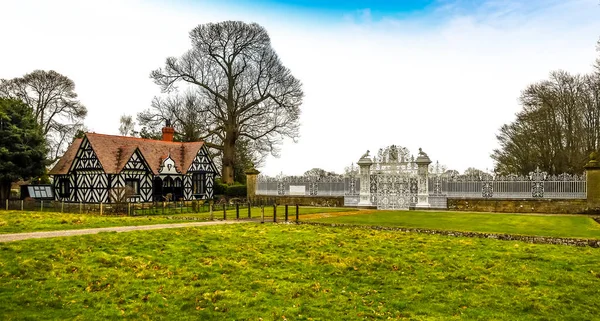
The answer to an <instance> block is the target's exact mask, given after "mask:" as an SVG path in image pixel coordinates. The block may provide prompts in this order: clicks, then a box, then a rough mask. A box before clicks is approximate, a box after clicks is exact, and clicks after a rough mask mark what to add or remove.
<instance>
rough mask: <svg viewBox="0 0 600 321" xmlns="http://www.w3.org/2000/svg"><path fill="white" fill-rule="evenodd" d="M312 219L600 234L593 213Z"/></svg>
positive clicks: (523, 232)
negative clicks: (589, 214)
mask: <svg viewBox="0 0 600 321" xmlns="http://www.w3.org/2000/svg"><path fill="white" fill-rule="evenodd" d="M308 218H310V219H311V221H315V222H322V223H344V224H358V225H378V226H396V227H405V228H426V229H437V230H453V231H468V232H485V233H506V234H520V235H537V236H555V237H573V238H592V239H598V238H600V224H598V223H596V222H595V221H594V220H593V219H592V218H591V217H589V216H576V215H531V214H493V213H465V212H433V211H374V212H369V213H367V214H360V215H344V214H343V213H340V214H338V215H336V214H324V215H312V216H310V217H306V218H305V219H304V220H306V219H308Z"/></svg>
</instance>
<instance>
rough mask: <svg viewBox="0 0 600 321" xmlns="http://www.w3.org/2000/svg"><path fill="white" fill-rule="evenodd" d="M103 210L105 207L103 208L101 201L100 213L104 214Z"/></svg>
mask: <svg viewBox="0 0 600 321" xmlns="http://www.w3.org/2000/svg"><path fill="white" fill-rule="evenodd" d="M102 210H103V208H102V202H100V215H102V214H103V211H102Z"/></svg>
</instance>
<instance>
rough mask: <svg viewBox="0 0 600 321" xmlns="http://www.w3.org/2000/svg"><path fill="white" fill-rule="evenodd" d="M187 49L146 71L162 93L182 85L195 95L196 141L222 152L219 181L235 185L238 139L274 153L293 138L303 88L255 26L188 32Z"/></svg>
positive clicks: (211, 26)
mask: <svg viewBox="0 0 600 321" xmlns="http://www.w3.org/2000/svg"><path fill="white" fill-rule="evenodd" d="M190 39H191V42H192V48H191V49H190V50H188V51H187V52H186V53H184V54H183V55H182V56H181V57H180V58H174V57H170V58H167V60H166V63H165V67H164V68H160V69H157V70H155V71H153V72H152V73H151V77H152V78H153V79H154V81H155V83H156V84H158V85H160V86H161V88H162V90H163V92H171V91H174V90H177V87H176V86H177V85H178V84H185V85H186V87H188V88H190V89H192V93H193V94H194V95H195V96H196V99H197V105H196V106H197V107H198V108H199V110H198V111H199V115H200V117H201V121H200V122H199V123H200V126H198V131H199V137H198V138H199V139H203V140H206V141H207V144H208V145H209V146H210V147H213V148H216V149H219V150H221V151H222V153H223V154H222V177H223V181H224V182H225V183H229V184H230V183H233V181H234V163H235V159H236V157H235V150H236V148H235V146H236V142H237V141H238V139H245V140H248V141H251V142H252V145H253V147H254V149H253V150H254V151H256V152H259V153H265V152H268V153H271V154H273V155H275V156H276V155H277V154H278V151H279V150H278V147H279V146H280V144H281V142H282V139H283V138H284V137H290V138H292V139H294V140H295V139H296V138H297V137H298V126H299V123H298V118H299V115H300V105H301V104H302V98H303V95H304V94H303V92H302V85H301V83H300V81H299V80H298V79H296V78H295V77H294V76H293V75H292V73H291V72H290V70H289V69H288V68H286V67H285V66H284V65H283V64H282V63H281V61H280V59H279V57H278V56H277V54H276V53H275V51H274V50H273V48H272V47H271V40H270V38H269V35H268V33H267V31H266V30H265V29H264V28H263V27H261V26H260V25H258V24H256V23H250V24H247V23H244V22H240V21H225V22H220V23H208V24H203V25H199V26H197V27H196V28H194V29H193V30H192V31H191V32H190Z"/></svg>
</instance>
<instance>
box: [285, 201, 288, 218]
mask: <svg viewBox="0 0 600 321" xmlns="http://www.w3.org/2000/svg"><path fill="white" fill-rule="evenodd" d="M285 221H286V222H287V221H288V205H287V204H285Z"/></svg>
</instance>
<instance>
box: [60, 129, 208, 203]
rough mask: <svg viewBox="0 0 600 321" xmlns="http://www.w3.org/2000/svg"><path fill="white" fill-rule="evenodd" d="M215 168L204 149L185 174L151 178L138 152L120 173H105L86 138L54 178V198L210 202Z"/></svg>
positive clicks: (84, 201)
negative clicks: (66, 168)
mask: <svg viewBox="0 0 600 321" xmlns="http://www.w3.org/2000/svg"><path fill="white" fill-rule="evenodd" d="M216 173H217V168H216V167H215V165H214V163H213V162H212V161H211V159H210V157H209V154H208V150H207V148H206V147H205V146H202V148H201V149H200V150H199V151H198V154H197V155H196V157H195V158H194V160H193V161H192V164H191V165H190V167H189V168H188V169H187V171H186V173H185V174H181V173H173V174H168V175H160V174H159V175H154V174H153V172H152V169H151V168H150V166H149V164H148V163H147V162H146V160H145V159H144V157H143V155H142V153H141V152H140V150H139V149H136V150H135V151H134V153H133V154H132V155H131V157H130V158H129V160H128V161H127V163H126V164H125V166H124V167H123V169H122V170H121V172H119V173H118V174H107V173H106V172H105V170H104V168H103V167H102V164H101V163H100V161H99V160H98V157H97V155H96V153H95V152H94V150H93V148H92V146H91V144H90V143H89V141H88V139H87V138H86V137H84V138H83V140H82V142H81V146H80V147H79V150H78V151H77V154H76V156H75V159H74V160H73V163H72V165H71V168H70V169H69V172H68V174H66V175H55V176H54V183H53V184H54V189H55V191H56V192H55V195H56V199H57V200H59V201H65V202H82V203H115V202H122V201H129V202H151V201H162V200H165V199H168V197H167V194H174V195H170V196H171V200H173V199H178V200H179V199H183V200H194V199H210V198H212V197H213V186H214V179H215V174H216Z"/></svg>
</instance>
